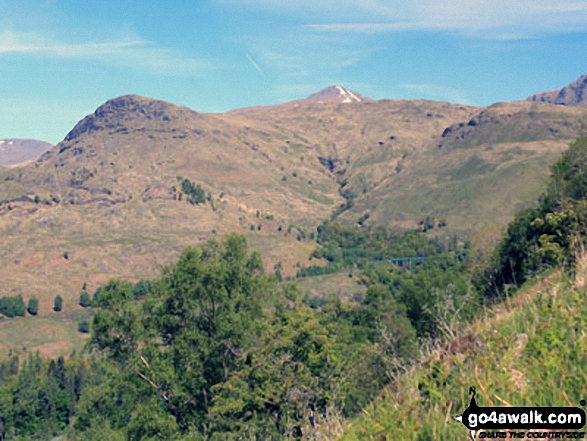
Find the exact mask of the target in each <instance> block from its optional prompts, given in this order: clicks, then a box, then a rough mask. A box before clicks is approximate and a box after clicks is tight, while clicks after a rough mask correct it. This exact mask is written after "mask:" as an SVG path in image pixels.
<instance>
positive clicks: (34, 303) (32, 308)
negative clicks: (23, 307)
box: [27, 297, 39, 315]
mask: <svg viewBox="0 0 587 441" xmlns="http://www.w3.org/2000/svg"><path fill="white" fill-rule="evenodd" d="M27 311H28V313H29V314H30V315H37V314H38V313H39V299H37V298H36V297H31V298H30V299H29V304H28V306H27Z"/></svg>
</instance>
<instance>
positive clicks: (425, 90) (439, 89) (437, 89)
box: [400, 84, 471, 105]
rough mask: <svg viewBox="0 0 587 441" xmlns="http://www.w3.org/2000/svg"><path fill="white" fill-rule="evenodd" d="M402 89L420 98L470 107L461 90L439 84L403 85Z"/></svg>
mask: <svg viewBox="0 0 587 441" xmlns="http://www.w3.org/2000/svg"><path fill="white" fill-rule="evenodd" d="M400 87H401V88H402V89H405V90H408V91H411V92H414V93H416V94H417V96H418V97H419V98H425V99H433V100H442V101H449V102H451V103H457V104H465V105H470V104H471V103H470V101H469V99H468V98H467V97H466V95H465V93H464V92H463V91H461V90H458V89H454V88H452V87H445V86H440V85H437V84H402V85H400Z"/></svg>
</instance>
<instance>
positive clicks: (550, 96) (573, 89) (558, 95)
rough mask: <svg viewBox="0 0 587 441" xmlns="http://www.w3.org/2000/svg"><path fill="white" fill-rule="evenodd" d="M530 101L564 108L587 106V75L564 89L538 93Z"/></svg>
mask: <svg viewBox="0 0 587 441" xmlns="http://www.w3.org/2000/svg"><path fill="white" fill-rule="evenodd" d="M528 100H529V101H539V102H543V103H549V104H560V105H563V106H587V75H583V76H581V77H579V79H578V80H577V81H575V82H573V83H571V84H569V85H568V86H565V87H563V88H562V89H558V90H552V91H548V92H541V93H537V94H536V95H533V96H531V97H530V98H528Z"/></svg>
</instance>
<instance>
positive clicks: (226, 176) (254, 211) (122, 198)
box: [0, 91, 587, 314]
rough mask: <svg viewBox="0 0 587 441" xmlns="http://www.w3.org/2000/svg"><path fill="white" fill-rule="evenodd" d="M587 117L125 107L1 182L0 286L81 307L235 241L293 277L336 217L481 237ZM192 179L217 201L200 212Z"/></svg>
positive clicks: (144, 102)
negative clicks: (227, 237)
mask: <svg viewBox="0 0 587 441" xmlns="http://www.w3.org/2000/svg"><path fill="white" fill-rule="evenodd" d="M331 92H332V91H331ZM334 93H335V94H336V93H338V94H339V95H340V96H342V95H341V94H340V91H334ZM353 93H354V92H353ZM347 98H348V97H347ZM586 117H587V109H585V108H583V107H571V106H554V105H551V104H545V103H533V102H528V101H525V102H518V103H505V104H501V105H496V106H493V107H489V108H480V107H470V106H464V105H453V104H449V103H443V102H434V101H426V100H397V101H395V100H380V101H363V102H352V103H339V102H334V103H320V104H315V103H306V104H299V105H296V106H281V107H279V106H277V107H273V108H271V109H265V110H264V111H263V112H248V113H238V112H237V113H233V112H229V113H225V114H207V113H199V112H196V111H193V110H191V109H188V108H185V107H181V106H176V105H174V104H171V103H167V102H164V101H160V100H153V99H150V98H146V97H139V96H136V95H125V96H122V97H118V98H114V99H112V100H108V101H107V102H105V103H104V104H103V105H101V106H99V107H98V108H97V109H96V111H95V112H93V113H92V114H90V115H88V116H86V117H85V118H83V119H82V120H81V121H80V122H79V123H78V124H76V126H75V127H74V128H72V130H71V131H70V133H69V134H68V135H67V136H66V137H65V139H64V140H63V141H62V142H61V143H59V144H58V145H57V146H55V147H54V148H53V149H51V150H50V151H49V152H47V153H45V154H44V155H43V156H42V157H41V158H40V159H39V160H37V161H35V162H34V163H33V164H30V165H28V166H26V167H23V168H20V169H19V170H18V172H16V171H15V170H7V169H5V170H0V182H2V183H3V185H2V186H0V264H1V265H0V278H1V279H2V280H3V281H4V284H5V287H6V292H7V293H14V294H22V295H24V296H25V298H26V297H28V296H30V295H31V292H35V293H37V294H38V296H39V298H41V300H42V302H41V307H40V308H41V313H43V314H44V313H47V312H48V310H49V307H50V301H48V300H47V299H49V298H52V297H51V296H53V295H54V293H55V290H57V291H59V292H60V293H62V294H61V295H62V296H63V298H64V300H65V301H66V302H74V303H75V298H76V296H77V295H78V294H79V288H80V286H82V284H83V283H87V286H88V289H90V290H92V289H95V288H97V286H99V285H100V284H102V283H105V282H106V281H107V280H108V279H109V278H110V277H113V276H115V277H120V278H124V279H131V280H138V279H140V278H145V277H148V276H149V275H150V274H151V273H152V272H153V271H154V270H155V269H156V268H160V267H161V266H164V265H165V264H166V262H169V260H170V259H173V258H175V257H177V256H178V254H179V252H180V251H181V250H182V249H183V248H184V247H185V246H186V245H188V244H190V243H192V244H193V243H197V242H200V241H202V240H205V239H207V238H209V237H212V236H214V235H223V234H226V233H229V232H240V233H244V234H246V235H247V236H248V237H249V239H250V241H251V243H252V245H253V248H255V249H257V250H259V251H261V252H262V253H263V255H264V256H266V262H265V268H266V270H267V271H268V272H271V271H274V269H275V267H279V268H281V269H280V271H281V273H282V274H283V276H284V277H287V276H294V275H295V274H296V272H297V271H298V269H299V268H300V266H303V265H304V264H305V262H306V261H307V259H308V256H309V255H310V252H311V251H312V249H313V247H314V246H315V243H314V242H313V241H312V240H311V239H310V237H311V236H310V234H311V233H315V229H316V227H317V226H318V225H319V224H320V223H321V222H323V221H324V220H325V219H333V220H336V221H339V222H341V223H345V224H348V225H351V224H357V222H358V221H359V220H360V221H361V225H364V226H365V227H377V226H379V225H382V226H386V227H391V228H394V229H418V228H422V227H421V226H420V225H419V224H422V223H423V222H425V223H426V225H428V226H432V227H433V228H432V229H430V231H429V233H428V234H430V235H440V236H447V235H453V234H458V235H459V236H460V237H463V238H467V237H471V235H472V234H473V233H474V232H475V231H478V230H479V229H482V228H486V227H491V226H492V225H493V226H495V225H497V226H503V225H505V224H506V223H507V221H509V220H510V219H511V217H512V216H513V213H514V211H515V210H516V209H518V208H520V206H524V204H528V201H532V200H535V199H536V197H537V195H538V194H539V193H540V191H541V190H542V187H543V185H545V184H544V182H545V177H546V176H547V175H548V167H549V165H550V164H551V163H553V162H554V161H555V160H556V159H557V157H558V155H559V154H560V152H562V151H563V150H564V149H565V148H566V146H567V143H568V140H570V139H572V138H573V137H576V136H577V134H578V133H579V129H578V127H579V126H580V122H581V121H584V120H585V118H586ZM448 128H451V129H450V130H449V131H448V132H447V129H448ZM514 129H515V130H514ZM443 134H445V136H443ZM495 134H501V136H496V135H495ZM440 145H441V148H439V146H440ZM186 179H187V180H188V182H189V183H190V184H189V185H187V187H190V185H191V186H192V188H193V187H194V186H200V187H201V188H202V189H203V191H204V192H205V194H206V201H205V202H203V203H197V204H196V203H190V201H189V199H188V196H187V195H186V194H184V192H183V191H182V187H183V182H185V180H186ZM10 237H23V238H26V240H22V241H10V240H9V238H10ZM64 255H67V256H68V258H67V259H65V258H64V257H63V256H64ZM33 281H34V282H33Z"/></svg>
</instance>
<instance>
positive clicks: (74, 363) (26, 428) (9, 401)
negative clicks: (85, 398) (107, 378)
mask: <svg viewBox="0 0 587 441" xmlns="http://www.w3.org/2000/svg"><path fill="white" fill-rule="evenodd" d="M101 375H102V373H101V371H100V369H99V368H98V367H97V364H96V362H93V361H91V360H89V359H87V358H83V359H82V358H80V357H75V358H70V359H69V360H67V361H66V360H64V359H63V358H62V357H60V358H59V359H57V360H51V361H44V360H42V359H41V358H40V356H39V354H38V353H35V354H31V355H30V356H29V357H28V358H24V359H20V358H19V357H18V356H12V357H10V358H9V359H7V360H6V361H3V362H1V363H0V439H3V440H4V439H6V440H21V439H22V440H24V439H49V438H52V437H53V436H55V435H57V434H59V433H60V432H62V431H63V430H64V429H65V427H66V426H67V425H68V424H69V422H70V420H71V419H72V418H73V417H74V415H75V413H76V407H77V403H78V401H79V398H80V396H81V395H82V393H83V392H84V390H85V388H86V386H87V385H91V384H95V383H99V382H100V381H101ZM102 439H104V438H102Z"/></svg>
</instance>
